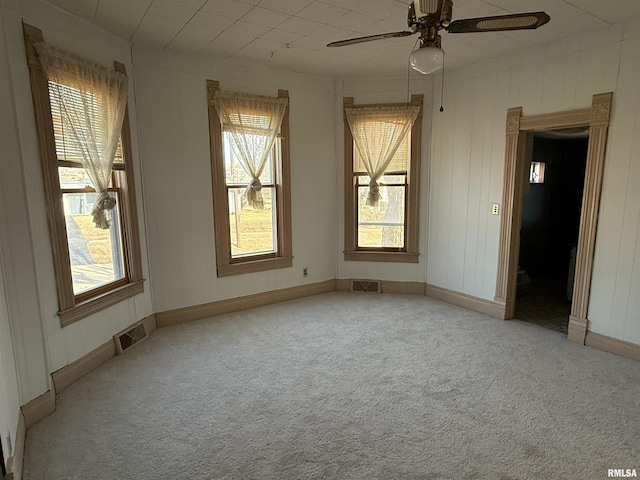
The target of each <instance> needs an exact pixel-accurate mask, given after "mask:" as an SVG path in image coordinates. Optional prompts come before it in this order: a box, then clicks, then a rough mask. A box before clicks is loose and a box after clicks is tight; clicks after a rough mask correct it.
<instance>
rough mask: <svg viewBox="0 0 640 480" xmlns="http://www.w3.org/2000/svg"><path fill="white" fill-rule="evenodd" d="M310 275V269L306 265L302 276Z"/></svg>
mask: <svg viewBox="0 0 640 480" xmlns="http://www.w3.org/2000/svg"><path fill="white" fill-rule="evenodd" d="M308 275H309V269H308V268H307V267H304V268H303V269H302V276H303V277H307V276H308Z"/></svg>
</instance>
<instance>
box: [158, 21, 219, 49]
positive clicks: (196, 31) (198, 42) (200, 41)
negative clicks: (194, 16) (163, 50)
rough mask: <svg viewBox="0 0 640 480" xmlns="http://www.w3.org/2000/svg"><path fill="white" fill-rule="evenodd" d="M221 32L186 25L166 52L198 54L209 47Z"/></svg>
mask: <svg viewBox="0 0 640 480" xmlns="http://www.w3.org/2000/svg"><path fill="white" fill-rule="evenodd" d="M221 33H222V30H219V31H216V30H214V29H212V28H204V27H200V26H197V25H192V24H187V25H186V26H185V27H184V28H183V29H182V30H181V31H180V32H179V33H178V34H177V35H176V36H175V37H174V38H173V40H171V43H169V45H167V49H168V50H179V51H184V52H189V51H190V52H199V51H201V50H202V49H203V48H204V47H206V46H207V45H209V44H210V43H211V42H212V41H213V40H214V39H215V38H216V37H217V36H218V35H220V34H221Z"/></svg>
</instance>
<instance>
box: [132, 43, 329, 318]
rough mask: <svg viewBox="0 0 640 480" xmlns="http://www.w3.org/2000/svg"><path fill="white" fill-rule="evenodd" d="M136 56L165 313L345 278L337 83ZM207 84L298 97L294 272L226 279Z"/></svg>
mask: <svg viewBox="0 0 640 480" xmlns="http://www.w3.org/2000/svg"><path fill="white" fill-rule="evenodd" d="M134 60H135V77H136V84H135V88H136V98H137V104H138V117H139V124H140V142H141V151H142V164H143V178H144V196H145V211H146V214H147V228H148V239H149V253H150V259H151V280H152V287H153V292H154V308H155V311H156V312H159V311H166V310H170V309H174V308H180V307H185V306H190V305H198V304H203V303H208V302H214V301H217V300H221V299H227V298H233V297H239V296H243V295H249V294H253V293H258V292H264V291H269V290H276V289H281V288H286V287H291V286H295V285H301V284H306V283H315V282H320V281H324V280H328V279H333V278H335V256H336V233H335V224H336V223H335V211H336V185H335V178H336V162H335V146H334V145H335V143H334V142H335V140H334V124H333V121H334V120H333V118H334V117H333V116H334V110H333V104H334V96H333V80H331V79H327V78H322V77H313V76H309V75H301V74H295V73H286V72H279V71H276V70H270V69H265V68H251V67H247V66H240V65H235V64H231V63H225V62H220V61H212V60H210V59H205V58H203V57H198V56H189V55H179V54H170V53H162V52H159V51H155V50H147V49H142V48H137V49H135V50H134ZM207 79H210V80H217V81H219V82H220V87H221V88H222V89H223V90H232V91H238V92H246V93H256V94H262V95H273V96H275V95H277V94H278V89H287V90H288V91H289V98H290V149H291V184H292V223H293V257H294V259H293V267H292V268H284V269H278V270H271V271H267V272H259V273H253V274H245V275H236V276H232V277H223V278H217V276H216V262H215V243H214V226H213V204H212V190H211V165H210V152H209V130H208V113H207V93H206V80H207ZM303 267H308V269H309V270H308V271H309V276H308V277H306V278H303V276H302V269H303Z"/></svg>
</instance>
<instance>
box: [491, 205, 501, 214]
mask: <svg viewBox="0 0 640 480" xmlns="http://www.w3.org/2000/svg"><path fill="white" fill-rule="evenodd" d="M499 213H500V205H498V204H497V203H494V204H493V205H492V206H491V215H498V214H499Z"/></svg>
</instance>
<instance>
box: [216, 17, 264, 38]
mask: <svg viewBox="0 0 640 480" xmlns="http://www.w3.org/2000/svg"><path fill="white" fill-rule="evenodd" d="M270 30H272V28H271V27H267V26H264V25H257V24H255V23H249V22H245V21H244V20H238V21H236V22H234V23H233V25H231V26H230V27H229V28H227V31H228V32H232V33H237V34H239V35H246V36H247V37H248V38H249V39H250V40H254V39H256V38H258V37H259V36H261V35H264V34H265V33H267V32H268V31H270Z"/></svg>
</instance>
